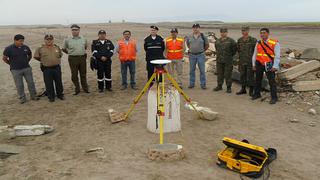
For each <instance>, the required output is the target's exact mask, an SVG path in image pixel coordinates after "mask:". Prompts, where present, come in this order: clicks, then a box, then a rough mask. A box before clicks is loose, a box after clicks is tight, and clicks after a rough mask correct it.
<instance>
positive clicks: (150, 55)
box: [144, 26, 165, 80]
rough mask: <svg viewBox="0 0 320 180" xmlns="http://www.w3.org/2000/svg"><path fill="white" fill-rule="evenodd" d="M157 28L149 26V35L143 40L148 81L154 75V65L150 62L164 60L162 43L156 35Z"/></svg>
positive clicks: (160, 38)
mask: <svg viewBox="0 0 320 180" xmlns="http://www.w3.org/2000/svg"><path fill="white" fill-rule="evenodd" d="M158 31H159V28H158V27H157V26H150V35H149V36H148V37H146V38H145V39H144V50H145V51H146V61H147V71H148V80H149V79H150V78H151V76H152V74H153V73H154V65H153V64H151V62H150V61H152V60H156V59H164V56H163V52H164V49H165V45H164V41H163V38H162V37H161V36H159V35H158V34H157V33H158Z"/></svg>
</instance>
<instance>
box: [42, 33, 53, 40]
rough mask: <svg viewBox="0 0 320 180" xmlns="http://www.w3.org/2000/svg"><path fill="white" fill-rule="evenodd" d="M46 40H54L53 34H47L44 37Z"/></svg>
mask: <svg viewBox="0 0 320 180" xmlns="http://www.w3.org/2000/svg"><path fill="white" fill-rule="evenodd" d="M44 39H53V35H52V34H46V35H45V36H44Z"/></svg>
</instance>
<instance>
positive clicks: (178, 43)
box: [166, 37, 184, 60]
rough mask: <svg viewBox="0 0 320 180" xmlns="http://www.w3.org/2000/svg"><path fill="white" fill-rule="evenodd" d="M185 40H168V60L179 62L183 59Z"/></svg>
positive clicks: (170, 38)
mask: <svg viewBox="0 0 320 180" xmlns="http://www.w3.org/2000/svg"><path fill="white" fill-rule="evenodd" d="M183 44H184V40H183V38H179V37H177V38H176V40H175V41H174V40H173V39H172V37H169V38H167V39H166V48H167V59H170V60H179V59H182V58H183Z"/></svg>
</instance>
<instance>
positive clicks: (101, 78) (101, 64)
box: [91, 30, 114, 93]
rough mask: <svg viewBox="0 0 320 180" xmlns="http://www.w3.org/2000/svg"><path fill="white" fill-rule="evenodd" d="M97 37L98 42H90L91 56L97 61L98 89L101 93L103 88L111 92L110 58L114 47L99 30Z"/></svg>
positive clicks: (103, 32)
mask: <svg viewBox="0 0 320 180" xmlns="http://www.w3.org/2000/svg"><path fill="white" fill-rule="evenodd" d="M98 36H99V39H98V40H93V41H92V45H91V51H92V56H93V57H94V58H95V59H96V60H97V69H98V71H97V79H98V89H99V92H100V93H102V92H103V90H104V87H105V88H106V90H107V91H112V89H111V88H112V79H111V64H112V61H111V57H112V56H113V51H114V45H113V44H112V42H111V41H110V40H108V39H107V38H106V36H107V33H106V31H104V30H100V31H99V32H98Z"/></svg>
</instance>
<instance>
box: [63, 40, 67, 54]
mask: <svg viewBox="0 0 320 180" xmlns="http://www.w3.org/2000/svg"><path fill="white" fill-rule="evenodd" d="M62 51H63V52H64V53H66V54H68V41H67V39H65V40H64V41H63V47H62Z"/></svg>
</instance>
